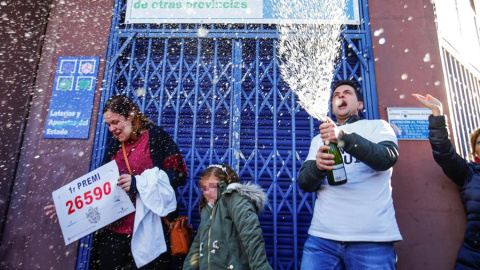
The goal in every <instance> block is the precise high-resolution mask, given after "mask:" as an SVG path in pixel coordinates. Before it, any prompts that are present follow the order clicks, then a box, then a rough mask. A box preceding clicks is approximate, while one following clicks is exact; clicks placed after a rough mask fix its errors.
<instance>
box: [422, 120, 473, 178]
mask: <svg viewBox="0 0 480 270" xmlns="http://www.w3.org/2000/svg"><path fill="white" fill-rule="evenodd" d="M428 123H429V125H428V129H429V131H430V133H429V135H428V140H429V141H430V145H431V146H432V151H433V158H434V159H435V161H436V162H437V164H438V165H440V167H442V170H443V172H444V173H445V174H446V175H447V176H448V178H450V179H451V180H452V181H453V182H455V183H456V184H457V185H459V186H463V185H464V184H465V179H466V178H467V176H468V172H469V166H468V162H467V161H466V160H465V159H463V158H462V157H461V156H460V155H458V154H457V152H456V151H455V148H454V147H453V145H452V142H451V141H450V139H449V137H448V130H447V124H446V118H445V116H443V115H440V116H433V115H430V117H429V118H428Z"/></svg>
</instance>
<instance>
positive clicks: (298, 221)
mask: <svg viewBox="0 0 480 270" xmlns="http://www.w3.org/2000/svg"><path fill="white" fill-rule="evenodd" d="M125 2H126V1H125V0H118V1H117V3H116V6H115V13H114V20H113V25H112V30H111V36H110V41H109V49H108V54H107V65H106V71H105V83H104V89H103V92H102V101H101V104H102V105H101V106H103V104H104V102H105V101H106V100H107V99H108V98H109V97H111V96H112V95H114V94H119V93H122V94H125V95H127V96H129V97H131V98H133V99H134V100H135V101H136V102H137V104H139V106H140V108H141V109H142V111H144V112H145V113H146V114H147V115H148V116H149V117H150V118H151V119H152V120H153V121H154V122H156V123H157V124H158V125H161V126H163V127H164V128H165V129H166V131H167V132H168V133H169V134H170V135H171V136H172V137H173V138H174V140H175V141H176V142H177V144H178V145H179V147H180V150H181V152H182V154H183V157H184V159H185V161H186V163H187V166H188V170H189V178H188V182H187V184H186V185H185V186H183V187H180V188H179V189H178V193H179V197H178V202H179V209H180V211H181V212H182V213H183V214H187V215H188V216H189V218H190V220H191V221H192V223H193V225H194V226H195V227H197V226H198V222H199V215H198V202H199V199H200V196H201V194H200V191H199V189H198V178H199V174H200V173H201V172H202V171H203V170H204V169H206V168H207V166H208V165H209V164H214V163H222V162H224V163H227V164H230V165H231V166H232V167H233V168H235V169H236V170H237V171H238V172H239V176H240V178H241V179H242V180H244V181H253V182H255V183H258V184H260V185H261V186H262V187H263V188H264V189H265V190H266V192H267V194H268V205H267V208H266V210H265V211H264V212H263V213H262V214H261V215H260V221H261V224H262V229H263V231H264V238H265V242H266V248H267V255H268V258H269V261H270V264H271V265H272V267H273V268H274V269H298V268H299V265H300V260H301V254H302V247H303V243H304V241H305V239H306V237H307V230H308V227H309V224H310V221H311V217H312V211H313V205H314V204H313V202H314V194H311V193H305V192H303V191H302V190H300V189H299V188H298V186H297V183H296V176H297V173H298V170H299V169H300V167H301V165H302V162H303V160H304V159H305V157H306V155H307V154H308V150H309V145H310V140H311V139H312V138H313V136H314V135H316V134H317V133H318V131H317V127H318V124H319V123H318V122H317V121H316V120H314V119H312V118H311V117H309V115H308V114H307V113H306V112H305V111H304V110H302V108H300V107H299V105H298V104H297V103H296V97H295V95H294V93H293V92H292V91H291V90H290V89H289V87H288V85H286V84H285V83H284V82H283V81H282V78H281V76H280V72H279V70H278V65H279V61H278V59H277V53H276V42H277V37H278V33H277V30H276V28H275V26H274V25H273V26H271V25H248V24H245V25H214V24H211V25H203V26H202V25H199V24H151V25H150V24H147V25H140V24H136V25H125V24H124V23H123V21H124V19H123V18H124V14H125ZM365 5H366V0H365V1H364V2H363V1H360V7H361V12H360V14H361V18H362V19H363V20H362V21H363V23H362V24H361V25H359V26H349V27H348V29H347V30H346V31H345V33H344V40H345V42H344V46H343V50H342V61H341V62H340V64H339V65H338V68H337V72H336V78H337V79H344V78H354V79H356V80H358V81H359V82H360V84H361V85H362V89H363V95H364V99H365V105H366V110H365V111H364V115H365V116H366V117H367V118H378V112H377V104H376V92H375V85H374V77H373V75H374V73H373V60H372V57H371V47H370V46H369V44H370V42H369V41H370V34H369V33H370V30H369V28H368V14H367V12H368V9H367V7H365ZM205 32H208V33H207V34H206V35H205V34H204V33H205ZM199 33H202V34H199ZM107 131H108V130H107V129H106V127H105V124H104V119H103V117H102V115H101V114H100V115H99V116H98V125H97V136H96V138H95V148H94V154H93V161H92V169H94V168H96V167H98V166H100V165H101V160H102V157H103V151H104V146H105V143H106V138H107ZM90 242H91V237H85V238H83V239H82V240H81V245H80V248H79V257H78V263H77V269H86V268H88V266H87V263H86V262H88V259H89V250H88V246H89V244H90Z"/></svg>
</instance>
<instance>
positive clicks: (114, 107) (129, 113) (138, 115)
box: [103, 95, 153, 140]
mask: <svg viewBox="0 0 480 270" xmlns="http://www.w3.org/2000/svg"><path fill="white" fill-rule="evenodd" d="M108 111H110V112H113V113H117V114H119V115H121V116H123V117H125V118H129V117H131V119H132V126H133V139H134V140H135V139H136V138H137V137H138V136H139V135H140V133H141V132H142V131H144V130H146V129H147V127H148V125H150V124H152V123H153V122H152V121H151V120H150V119H148V118H147V117H146V116H145V115H144V114H143V113H142V111H140V108H138V106H137V104H135V102H133V101H132V100H131V99H130V98H128V97H126V96H123V95H117V96H113V97H112V98H110V99H109V100H108V101H107V102H106V103H105V106H104V107H103V113H106V112H108Z"/></svg>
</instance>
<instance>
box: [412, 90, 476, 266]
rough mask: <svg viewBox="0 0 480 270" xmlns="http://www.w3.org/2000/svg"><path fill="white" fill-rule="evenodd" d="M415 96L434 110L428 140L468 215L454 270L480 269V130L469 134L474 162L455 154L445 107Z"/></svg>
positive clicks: (414, 95)
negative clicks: (444, 111)
mask: <svg viewBox="0 0 480 270" xmlns="http://www.w3.org/2000/svg"><path fill="white" fill-rule="evenodd" d="M412 96H413V97H415V98H416V99H417V100H418V101H419V102H420V103H421V104H422V105H423V106H424V107H426V108H429V109H430V110H432V114H431V115H430V116H429V118H428V130H429V134H428V140H429V141H430V145H431V147H432V153H433V158H434V159H435V161H436V162H437V164H438V165H440V167H441V168H442V170H443V172H444V173H445V175H446V176H447V177H448V178H449V179H450V180H452V181H453V182H454V183H455V184H456V185H457V186H458V188H459V191H460V196H461V198H462V202H463V204H464V206H465V212H466V214H467V226H466V228H465V235H464V238H463V242H462V245H461V246H460V250H459V251H458V254H457V259H456V262H455V270H472V269H480V219H479V218H478V217H479V215H480V204H479V202H480V191H479V190H480V158H479V157H480V128H477V129H475V130H474V131H473V132H472V133H471V134H470V147H471V152H470V153H469V157H470V158H471V160H467V159H464V158H463V157H461V156H460V155H459V154H458V153H457V152H456V151H455V148H454V147H453V144H452V142H451V141H450V138H449V136H448V129H447V117H446V115H444V114H443V104H442V103H441V102H440V101H439V100H438V99H436V98H435V97H433V96H431V95H425V96H422V95H419V94H412Z"/></svg>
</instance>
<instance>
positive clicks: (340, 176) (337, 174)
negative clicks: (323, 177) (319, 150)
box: [324, 143, 347, 186]
mask: <svg viewBox="0 0 480 270" xmlns="http://www.w3.org/2000/svg"><path fill="white" fill-rule="evenodd" d="M326 145H328V146H330V150H326V151H324V153H328V154H332V155H334V156H335V159H334V161H335V164H333V165H332V167H333V170H331V171H330V170H327V179H328V184H329V185H331V186H338V185H343V184H345V183H347V173H346V172H345V164H344V163H343V157H342V153H340V150H339V149H338V146H337V144H336V143H326Z"/></svg>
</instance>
